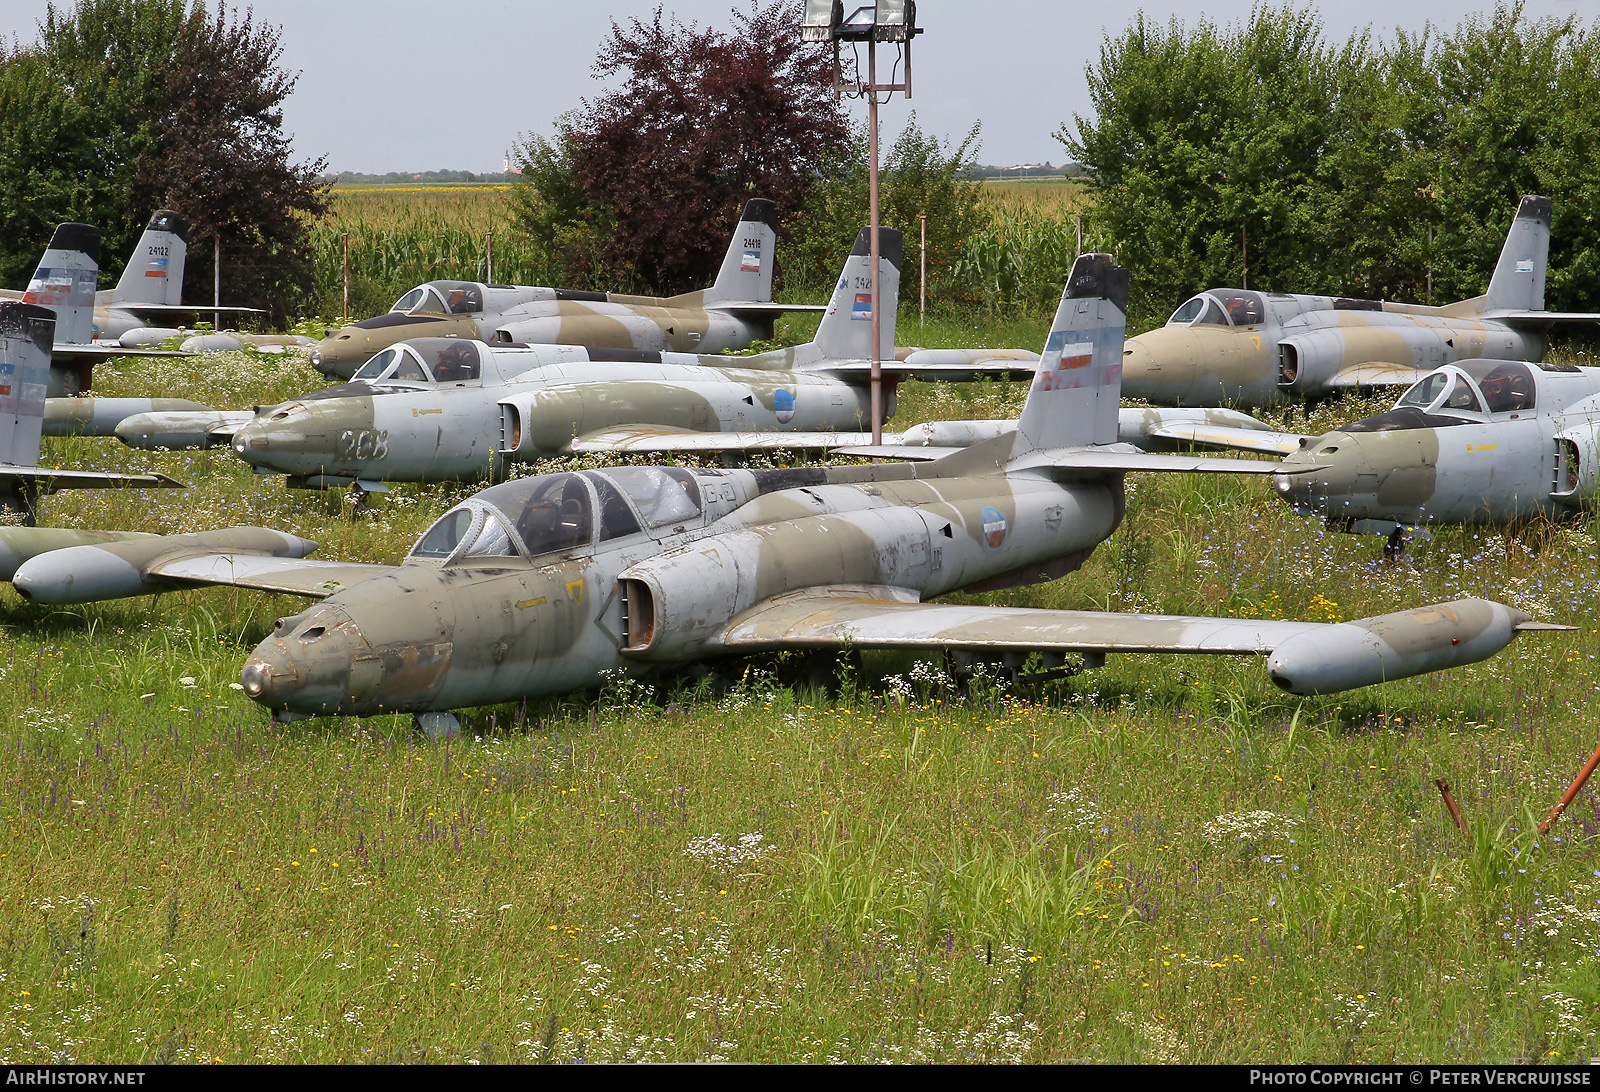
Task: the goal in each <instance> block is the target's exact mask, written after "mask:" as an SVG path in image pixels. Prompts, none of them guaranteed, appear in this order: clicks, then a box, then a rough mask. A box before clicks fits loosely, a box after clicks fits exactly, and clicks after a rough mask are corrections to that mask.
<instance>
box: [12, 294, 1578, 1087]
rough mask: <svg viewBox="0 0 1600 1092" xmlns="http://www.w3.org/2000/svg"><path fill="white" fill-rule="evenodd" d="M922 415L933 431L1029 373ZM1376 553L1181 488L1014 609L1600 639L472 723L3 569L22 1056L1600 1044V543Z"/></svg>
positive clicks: (456, 494) (1138, 1055)
mask: <svg viewBox="0 0 1600 1092" xmlns="http://www.w3.org/2000/svg"><path fill="white" fill-rule="evenodd" d="M902 313H903V315H905V316H906V317H905V318H903V320H902V323H901V327H900V340H901V341H902V342H903V343H920V344H926V345H963V344H985V343H987V344H1018V345H1024V346H1027V347H1036V346H1037V345H1038V344H1040V343H1042V340H1043V334H1044V330H1045V328H1046V325H1047V323H1048V318H1049V315H1048V312H1040V311H1030V312H1026V313H1024V314H1022V315H1021V316H1020V317H1013V318H1011V319H1010V320H1007V321H1006V322H991V321H990V320H986V319H978V320H967V321H956V320H953V319H941V320H940V321H938V322H937V323H933V322H930V324H929V325H928V326H926V327H921V328H919V326H918V324H917V322H916V317H915V309H914V305H913V306H912V307H909V308H903V311H902ZM783 332H784V333H785V334H786V335H787V336H788V337H789V338H791V339H803V338H804V336H806V330H805V329H804V324H803V323H801V322H800V321H799V320H795V321H794V322H792V323H789V324H788V325H787V327H786V329H785V330H784V331H783ZM316 385H318V383H317V377H316V375H315V373H314V372H312V370H311V369H310V368H309V367H308V366H307V365H306V364H305V363H304V358H303V357H301V356H298V355H294V354H288V355H281V356H272V355H265V354H254V353H238V354H227V355H221V356H215V357H208V358H206V359H205V360H203V361H154V362H149V363H146V362H124V363H122V364H120V365H116V366H113V367H107V368H102V369H98V370H97V380H96V386H97V389H99V390H100V391H101V392H102V393H107V394H133V393H156V392H159V393H162V394H167V395H178V396H188V397H195V398H198V399H202V400H205V401H208V402H211V403H212V404H218V405H224V406H229V407H237V406H245V405H251V404H255V403H258V402H268V401H273V400H276V399H280V398H284V397H288V396H289V395H291V394H293V393H295V392H298V391H302V390H306V389H310V388H311V387H313V386H316ZM901 393H902V397H901V406H900V410H899V413H898V414H897V416H896V423H897V424H899V425H900V426H902V427H903V426H905V425H909V424H911V423H913V422H916V421H919V420H924V419H930V418H942V417H950V416H955V415H960V414H968V415H972V416H980V417H994V416H1001V415H1005V414H1009V413H1013V412H1015V410H1016V408H1017V407H1018V406H1019V405H1020V400H1021V393H1022V392H1021V390H1020V388H1018V387H1016V386H1013V385H1009V384H978V385H973V386H965V387H963V386H955V385H946V386H940V387H931V386H921V385H916V384H912V385H908V387H907V388H906V389H905V390H903V391H902V392H901ZM1373 405H1374V403H1363V402H1356V401H1351V402H1346V403H1344V404H1342V405H1336V406H1333V407H1325V408H1324V409H1322V410H1320V411H1319V412H1318V413H1317V414H1316V415H1315V417H1314V418H1313V420H1312V421H1311V422H1306V421H1305V420H1304V418H1303V416H1301V415H1299V414H1298V413H1297V414H1296V415H1295V416H1294V417H1293V418H1292V419H1291V420H1290V421H1289V422H1288V423H1289V424H1290V426H1291V427H1294V428H1297V429H1300V428H1309V429H1311V430H1313V431H1315V430H1319V429H1326V428H1328V427H1331V426H1332V425H1333V424H1335V423H1336V422H1337V421H1338V420H1342V419H1348V418H1352V417H1355V416H1360V415H1363V414H1365V413H1366V412H1369V411H1370V410H1371V408H1372V406H1373ZM46 461H47V462H59V463H61V464H62V465H70V466H79V467H87V466H112V467H117V468H151V469H159V470H163V471H166V472H167V473H170V474H172V475H173V476H175V477H177V478H179V479H180V480H183V481H186V482H189V483H190V488H189V489H188V490H187V491H183V492H178V491H159V492H157V491H151V492H104V493H97V492H92V491H84V492H78V493H63V494H61V495H59V496H58V497H56V498H55V499H53V500H51V501H50V502H48V504H47V505H46V507H45V516H46V518H45V522H48V523H52V524H57V525H63V526H84V527H137V528H142V529H147V530H158V531H190V530H199V529H203V528H210V527H222V526H228V525H231V524H242V523H263V524H268V525H272V526H277V527H281V528H284V529H287V530H292V531H295V532H296V533H300V534H304V535H307V536H308V537H312V538H316V539H318V540H319V541H321V542H322V543H323V544H324V547H323V551H322V556H329V557H348V558H356V559H364V560H374V561H388V562H392V561H396V560H398V559H399V558H400V557H401V556H402V555H403V553H404V552H405V550H406V549H407V548H408V547H409V545H410V543H411V542H412V541H413V540H414V538H415V537H416V536H417V535H418V534H419V533H420V532H421V531H422V529H423V528H425V527H426V526H427V525H428V523H429V522H431V521H432V520H433V519H434V518H436V517H437V516H438V515H439V514H440V513H442V512H443V511H444V510H445V508H446V507H448V506H449V505H450V504H452V503H454V502H455V501H456V500H458V499H459V498H460V497H462V496H464V495H466V494H467V493H468V492H469V491H470V488H469V487H467V486H430V487H415V486H398V487H396V488H395V489H394V492H393V493H392V494H391V495H390V496H389V498H388V499H387V500H384V501H382V502H380V503H379V504H378V506H377V507H376V509H375V510H374V511H373V512H372V513H370V514H368V515H357V514H356V513H355V512H354V511H353V509H352V507H351V505H350V504H349V502H348V498H345V497H343V496H342V495H339V494H328V495H324V494H310V493H299V492H290V491H286V490H285V489H284V488H283V487H282V485H281V484H280V483H279V482H277V481H275V480H271V479H266V478H260V477H257V476H254V475H252V474H251V473H249V472H248V470H247V469H246V468H244V467H243V466H242V464H239V463H238V462H236V461H234V460H233V459H232V458H231V456H229V455H227V454H226V452H210V453H172V454H158V455H151V454H148V453H140V452H133V451H130V450H128V449H125V448H121V447H120V446H119V445H117V444H116V443H115V441H111V440H89V439H83V440H66V441H52V442H50V443H49V444H48V447H47V451H46ZM1381 554H1382V551H1381V542H1380V541H1379V540H1377V539H1365V538H1353V537H1349V536H1340V535H1332V534H1329V533H1327V532H1326V531H1324V530H1323V529H1322V527H1321V526H1320V525H1318V524H1316V523H1313V522H1310V521H1306V520H1303V519H1301V518H1299V517H1297V516H1295V515H1294V514H1293V513H1291V512H1290V511H1289V510H1288V509H1287V508H1286V507H1285V506H1283V505H1282V504H1281V503H1279V502H1278V501H1276V500H1275V499H1274V498H1272V497H1271V496H1269V494H1268V491H1267V489H1265V488H1264V487H1263V486H1262V485H1261V483H1259V482H1257V483H1249V482H1237V481H1223V480H1221V479H1210V478H1202V477H1178V476H1172V477H1157V476H1143V477H1140V478H1138V479H1136V480H1131V481H1130V486H1129V510H1128V517H1127V519H1126V521H1125V523H1124V524H1123V526H1122V528H1121V529H1120V530H1119V531H1118V532H1117V534H1116V535H1115V536H1114V537H1113V538H1112V539H1111V540H1109V541H1108V542H1106V543H1105V544H1104V545H1103V546H1102V547H1101V548H1100V549H1099V550H1098V551H1097V552H1096V554H1095V555H1094V557H1093V558H1092V559H1091V561H1090V562H1089V563H1088V564H1087V565H1086V566H1085V567H1084V569H1083V570H1082V571H1080V572H1078V573H1076V574H1074V575H1072V576H1070V577H1068V578H1066V579H1064V580H1061V581H1058V582H1056V583H1053V584H1050V585H1048V586H1041V587H1031V588H1021V589H1015V590H1012V591H1007V592H1004V593H1000V594H998V595H996V596H993V597H991V598H993V599H995V600H997V601H1003V602H1008V603H1019V604H1020V603H1027V604H1034V605H1042V606H1060V607H1085V608H1105V609H1120V610H1155V611H1170V612H1184V613H1218V614H1231V615H1244V616H1269V617H1290V618H1313V619H1327V620H1336V619H1345V618H1354V617H1361V616H1364V615H1369V614H1374V613H1378V612H1382V611H1387V610H1394V609H1399V608H1403V607H1406V606H1409V605H1415V604H1418V603H1422V602H1431V601H1436V600H1442V599H1449V598H1454V597H1457V596H1461V595H1486V596H1490V597H1493V598H1496V599H1499V600H1501V601H1504V602H1507V603H1511V604H1515V605H1518V606H1521V607H1523V608H1525V609H1527V610H1529V611H1530V612H1532V613H1533V614H1535V615H1536V616H1537V617H1539V618H1540V619H1543V620H1549V621H1558V622H1568V623H1571V624H1574V625H1578V626H1581V627H1582V628H1581V630H1580V632H1578V633H1575V634H1554V635H1552V634H1530V635H1527V636H1524V637H1522V638H1520V639H1519V640H1518V641H1517V642H1516V643H1515V644H1514V645H1513V646H1512V647H1511V648H1510V649H1509V650H1508V651H1507V652H1505V653H1504V654H1502V655H1500V656H1499V657H1496V658H1495V659H1493V660H1490V661H1488V662H1487V663H1484V664H1480V665H1477V666H1474V667H1471V668H1465V669H1461V670H1457V671H1451V672H1446V673H1443V674H1438V675H1432V676H1427V677H1425V678H1423V679H1418V680H1409V681H1405V682H1400V683H1392V684H1388V685H1385V686H1382V687H1376V688H1372V689H1369V690H1364V691H1358V692H1355V693H1352V694H1346V695H1341V696H1334V697H1327V698H1311V699H1301V698H1294V697H1290V696H1287V695H1284V694H1283V693H1281V692H1279V691H1278V690H1277V689H1276V688H1275V687H1273V685H1272V684H1271V683H1270V681H1269V680H1268V679H1267V677H1266V674H1265V670H1264V668H1263V665H1262V663H1261V662H1260V661H1259V660H1256V659H1238V660H1235V659H1225V658H1215V659H1213V658H1206V657H1187V658H1184V657H1129V656H1113V657H1111V658H1110V662H1109V664H1108V666H1107V667H1106V668H1105V669H1104V670H1102V671H1099V672H1093V673H1087V674H1082V675H1078V676H1076V677H1073V678H1070V679H1065V680H1060V679H1055V680H1044V681H1036V682H1030V681H1028V680H1026V679H1024V680H1021V681H1018V682H1009V681H1006V680H1003V679H1002V678H1000V677H996V676H980V677H979V678H978V679H976V680H975V681H973V682H972V683H971V684H969V685H965V686H961V687H958V686H957V685H956V684H955V683H954V682H953V681H952V680H951V678H950V677H949V675H948V674H947V673H946V671H945V670H944V668H943V666H942V665H941V664H938V663H916V662H911V661H897V660H887V659H882V660H880V659H875V658H868V659H867V661H866V662H864V663H863V664H861V665H859V666H857V667H852V668H851V669H849V670H848V671H846V672H844V673H843V674H842V675H841V677H840V680H839V684H838V687H837V690H836V692H824V691H818V690H812V689H795V688H793V687H791V686H788V685H785V684H784V683H783V681H782V680H783V678H784V677H785V676H784V673H783V670H782V669H783V666H784V665H783V664H781V663H778V662H774V661H770V660H766V661H763V660H756V661H752V662H750V663H747V664H730V665H725V666H724V669H723V671H722V672H721V676H720V678H718V679H715V680H705V681H702V682H699V683H695V684H688V683H682V684H678V683H674V682H673V681H670V680H669V681H666V682H663V683H662V684H661V685H660V686H657V687H650V686H647V685H644V684H641V683H638V682H631V681H627V680H621V679H619V680H616V681H614V682H613V683H612V684H610V685H608V686H607V687H606V688H604V689H603V690H601V691H599V692H598V693H588V694H574V695H570V696H568V697H565V698H562V699H559V700H550V701H538V702H529V703H527V704H525V705H519V706H515V707H499V708H493V709H483V710H476V711H474V719H473V722H472V728H471V730H470V731H469V732H468V733H467V734H465V735H463V736H462V737H460V738H458V739H455V740H451V741H447V742H439V743H433V742H429V741H427V740H426V739H425V738H423V737H421V736H420V735H419V734H418V733H416V732H414V731H413V730H412V728H411V726H410V722H409V719H408V718H402V717H374V718H367V719H356V718H333V719H322V720H311V721H304V722H299V723H294V724H289V725H283V726H273V725H272V724H270V723H269V720H268V718H267V716H266V714H265V713H264V712H262V711H261V710H260V709H259V708H257V707H255V706H253V705H252V704H251V703H249V702H248V701H246V700H245V699H244V697H243V695H242V694H241V693H240V691H239V689H238V688H237V681H238V672H239V669H240V667H241V665H242V663H243V661H244V658H245V656H246V655H247V654H248V653H249V651H250V650H251V649H252V648H253V647H254V645H255V644H256V643H257V642H258V641H259V640H260V639H261V638H262V637H263V636H265V635H266V633H267V632H268V631H269V630H270V628H271V626H272V623H273V620H274V619H275V618H277V617H279V616H280V615H285V614H291V613H296V612H298V611H299V610H301V609H302V608H303V601H300V600H296V599H292V598H289V597H272V596H263V595H259V594H256V593H248V592H241V591H235V590H231V589H213V590H208V591H198V592H183V593H174V594H168V595H163V596H160V597H157V598H143V599H134V600H125V601H121V602H115V603H108V604H104V605H99V606H91V607H81V608H68V609H55V608H46V607H37V606H33V605H29V604H27V603H25V602H23V601H22V600H21V599H20V598H18V597H17V596H16V595H15V594H14V593H12V592H11V591H10V589H9V587H6V588H5V589H3V590H0V626H3V627H4V632H5V641H4V644H3V645H0V701H3V702H4V706H3V707H4V708H5V709H6V710H7V711H8V715H7V716H6V717H5V718H4V729H3V732H0V735H3V746H0V786H3V795H0V814H3V816H4V823H5V827H6V837H5V839H4V843H3V845H0V875H3V876H4V879H5V882H4V883H3V884H0V911H3V914H0V920H3V921H4V922H5V925H4V926H3V929H0V998H3V1000H0V1060H4V1061H6V1062H9V1063H39V1062H49V1061H61V1062H80V1063H88V1062H123V1063H131V1062H167V1061H170V1062H215V1061H222V1062H253V1061H274V1062H361V1061H408V1062H412V1061H422V1062H428V1061H437V1062H462V1061H468V1062H505V1061H531V1062H538V1061H547V1062H575V1061H625V1060H665V1061H705V1060H714V1059H727V1060H732V1061H758V1062H792V1061H815V1062H822V1061H856V1062H866V1061H903V1062H915V1061H925V1062H938V1061H996V1062H1045V1061H1067V1060H1084V1061H1116V1062H1126V1061H1173V1062H1241V1061H1247V1060H1260V1061H1268V1060H1270V1061H1278V1062H1295V1061H1326V1062H1332V1061H1350V1062H1383V1061H1391V1060H1397V1061H1420V1060H1432V1061H1449V1060H1470V1061H1502V1062H1503V1061H1516V1060H1532V1061H1541V1060H1548V1061H1562V1062H1568V1061H1574V1060H1587V1059H1589V1058H1591V1057H1592V1056H1594V1055H1595V1053H1596V1035H1597V1033H1600V1009H1597V1007H1596V1006H1597V1002H1600V969H1597V966H1596V963H1595V956H1596V955H1597V953H1600V855H1597V854H1596V853H1595V851H1594V843H1593V838H1594V836H1595V835H1596V833H1597V830H1600V797H1597V796H1596V795H1595V794H1594V793H1592V792H1591V791H1588V790H1586V791H1585V792H1583V793H1582V794H1580V795H1579V796H1578V798H1577V799H1576V801H1575V802H1574V803H1573V805H1572V807H1571V808H1570V809H1569V810H1568V812H1567V814H1566V815H1565V816H1564V817H1563V818H1562V819H1560V820H1559V821H1558V822H1557V823H1556V825H1555V826H1554V827H1553V828H1552V829H1551V831H1550V834H1549V836H1548V837H1543V838H1541V837H1538V836H1537V835H1536V834H1535V827H1536V826H1537V824H1538V822H1539V820H1540V819H1542V818H1543V816H1544V814H1545V813H1546V812H1548V810H1549V809H1550V808H1551V806H1552V805H1553V804H1554V802H1555V800H1556V799H1557V798H1558V796H1559V795H1560V793H1561V791H1562V789H1563V788H1564V787H1565V785H1566V783H1567V781H1568V780H1569V779H1570V778H1571V777H1572V776H1573V774H1575V773H1576V771H1577V769H1578V768H1579V766H1580V765H1581V764H1582V762H1583V760H1584V758H1585V757H1586V756H1587V755H1588V754H1589V752H1590V751H1592V750H1593V749H1594V747H1595V745H1596V744H1597V743H1600V705H1597V699H1596V686H1595V683H1594V677H1593V676H1594V663H1595V656H1596V654H1597V652H1600V602H1597V596H1600V592H1597V587H1600V562H1597V554H1600V548H1597V544H1596V540H1595V534H1594V528H1593V525H1591V524H1590V523H1588V522H1578V523H1574V524H1570V525H1561V526H1534V527H1529V528H1524V529H1521V530H1519V531H1516V532H1514V533H1499V532H1483V531H1478V532H1473V531H1470V530H1469V531H1444V532H1440V533H1438V534H1436V535H1435V536H1434V538H1433V539H1432V540H1430V541H1421V542H1417V543H1415V544H1414V545H1413V546H1412V547H1411V549H1410V552H1409V553H1408V554H1407V556H1406V557H1405V558H1404V559H1403V560H1401V561H1400V562H1398V563H1393V564H1385V563H1384V562H1383V561H1382V560H1381ZM1440 777H1443V778H1445V779H1446V780H1447V781H1448V782H1449V784H1450V786H1451V788H1452V790H1453V792H1454V794H1455V796H1456V798H1457V799H1458V801H1459V802H1460V804H1461V809H1462V811H1463V813H1464V814H1465V817H1466V820H1467V822H1468V824H1469V825H1470V827H1471V832H1470V834H1463V833H1461V832H1460V831H1458V830H1457V829H1456V828H1455V826H1454V825H1453V823H1452V822H1451V820H1450V818H1449V816H1448V815H1447V813H1446V811H1445V809H1444V807H1443V805H1442V803H1441V801H1440V797H1439V793H1438V791H1437V790H1436V788H1435V787H1434V780H1435V779H1436V778H1440Z"/></svg>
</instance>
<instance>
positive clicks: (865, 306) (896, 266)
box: [811, 228, 903, 361]
mask: <svg viewBox="0 0 1600 1092" xmlns="http://www.w3.org/2000/svg"><path fill="white" fill-rule="evenodd" d="M902 244H903V241H902V239H901V236H900V233H899V232H898V231H895V230H894V229H893V228H879V229H878V260H879V267H878V282H879V292H880V294H881V295H882V296H883V315H882V317H881V318H880V319H879V320H878V359H879V360H889V361H892V360H894V320H895V313H896V312H897V311H898V310H899V308H900V260H901V250H902ZM875 303H876V301H874V300H873V298H872V229H871V228H862V229H861V230H860V231H859V232H857V233H856V244H855V246H853V247H851V248H850V256H849V257H848V258H846V259H845V262H844V270H843V272H841V273H840V274H839V283H838V284H837V285H835V286H834V289H833V298H832V299H831V300H829V301H828V309H827V310H826V311H824V312H823V314H822V321H821V322H820V323H818V324H817V336H816V337H815V338H813V339H812V342H811V343H812V345H814V346H815V347H816V349H817V352H818V354H819V358H820V360H822V361H828V360H866V359H868V358H870V357H871V356H872V308H873V307H874V306H875Z"/></svg>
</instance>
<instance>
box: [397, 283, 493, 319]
mask: <svg viewBox="0 0 1600 1092" xmlns="http://www.w3.org/2000/svg"><path fill="white" fill-rule="evenodd" d="M482 310H483V285H481V284H477V283H475V282H473V281H429V282H428V283H427V284H419V285H417V286H416V287H415V288H413V289H412V290H411V291H409V292H407V293H406V294H405V295H403V296H401V297H400V298H399V299H398V300H395V303H394V306H393V307H391V308H389V313H390V314H391V315H475V314H477V313H478V312H479V311H482Z"/></svg>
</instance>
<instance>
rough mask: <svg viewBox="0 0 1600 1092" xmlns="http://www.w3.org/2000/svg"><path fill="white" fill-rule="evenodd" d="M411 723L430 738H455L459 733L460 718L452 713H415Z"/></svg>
mask: <svg viewBox="0 0 1600 1092" xmlns="http://www.w3.org/2000/svg"><path fill="white" fill-rule="evenodd" d="M411 723H412V724H413V725H415V726H416V727H417V728H419V729H421V731H422V734H423V735H425V736H427V737H428V738H429V739H432V740H440V739H455V738H456V737H457V736H459V735H460V734H461V718H460V717H458V716H456V715H455V714H454V713H416V714H414V715H413V716H412V718H411Z"/></svg>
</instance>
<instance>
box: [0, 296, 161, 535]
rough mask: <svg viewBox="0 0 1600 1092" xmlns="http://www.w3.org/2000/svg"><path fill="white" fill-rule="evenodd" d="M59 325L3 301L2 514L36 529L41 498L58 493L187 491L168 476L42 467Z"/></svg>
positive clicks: (44, 313)
mask: <svg viewBox="0 0 1600 1092" xmlns="http://www.w3.org/2000/svg"><path fill="white" fill-rule="evenodd" d="M55 324H56V317H55V315H54V314H53V313H52V312H51V311H50V310H49V309H48V308H44V307H37V306H35V305H33V304H28V303H17V302H15V301H13V300H0V512H6V513H10V514H13V515H14V516H15V515H20V516H21V517H22V519H23V520H24V521H25V522H26V523H27V524H29V525H30V526H31V525H32V523H33V521H34V517H35V514H36V511H37V507H38V500H39V498H40V497H41V496H45V495H47V494H50V493H54V492H56V491H57V490H61V489H107V488H115V487H119V486H155V487H163V486H170V487H178V488H182V485H181V483H179V482H175V481H173V480H172V479H171V478H169V477H167V476H166V475H164V474H100V473H95V472H92V471H83V470H55V469H51V468H49V467H42V466H39V465H38V463H39V437H40V433H41V429H42V428H43V423H44V402H45V395H44V392H45V388H46V386H47V385H48V382H49V373H50V351H51V347H52V343H53V342H54V340H55Z"/></svg>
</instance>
